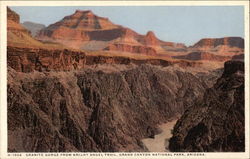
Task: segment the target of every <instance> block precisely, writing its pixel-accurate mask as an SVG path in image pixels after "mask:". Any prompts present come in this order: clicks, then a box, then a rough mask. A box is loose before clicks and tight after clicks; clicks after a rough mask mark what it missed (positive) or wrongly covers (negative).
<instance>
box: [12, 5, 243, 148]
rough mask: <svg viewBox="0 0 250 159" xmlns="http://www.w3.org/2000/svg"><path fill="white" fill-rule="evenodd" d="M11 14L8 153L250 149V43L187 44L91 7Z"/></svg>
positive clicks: (230, 40)
mask: <svg viewBox="0 0 250 159" xmlns="http://www.w3.org/2000/svg"><path fill="white" fill-rule="evenodd" d="M7 17H8V23H7V35H8V38H7V45H8V46H7V63H8V77H7V78H8V83H7V84H8V86H7V88H8V90H7V95H8V99H7V100H8V101H7V103H8V107H7V108H8V110H7V111H8V152H147V151H152V150H151V148H150V147H148V146H147V144H146V142H144V141H146V140H147V142H149V143H150V144H151V139H152V144H151V145H156V147H157V143H156V144H153V140H155V139H156V138H157V139H160V140H164V141H162V143H163V145H162V146H163V150H161V151H172V152H244V151H245V133H244V132H245V127H244V125H245V117H244V116H245V114H244V107H245V105H244V101H245V99H244V39H242V38H240V37H224V38H218V39H212V38H211V39H201V40H200V41H198V42H197V43H196V44H194V45H193V46H189V47H187V46H185V45H184V44H180V43H173V42H165V41H162V40H160V39H158V38H157V37H156V36H155V34H154V33H153V32H152V31H149V32H148V33H147V34H146V35H141V34H138V33H136V32H135V31H133V30H131V29H129V28H126V27H124V26H120V25H116V24H113V23H112V22H111V21H110V20H109V19H108V18H103V17H99V16H97V15H95V14H94V13H92V12H91V11H80V10H77V11H76V12H75V13H74V14H72V15H69V16H65V17H64V18H63V19H62V20H60V21H58V22H56V23H54V24H51V25H49V26H48V27H46V26H44V25H41V24H36V23H33V22H25V23H23V24H20V21H19V15H18V14H17V13H15V12H14V11H12V10H11V9H10V8H7ZM175 120H176V121H177V122H176V124H175V122H173V121H175ZM166 123H167V124H168V123H172V126H171V127H169V126H168V125H167V126H165V128H167V130H165V129H163V127H164V126H160V125H162V124H166ZM169 125H171V124H169ZM166 131H168V133H169V134H170V135H169V134H168V135H166V134H165V136H164V135H162V134H163V133H165V132H166ZM170 131H171V132H170ZM157 135H158V136H157ZM159 135H160V136H161V138H159ZM162 136H163V137H162ZM164 143H165V144H164ZM153 148H154V147H153ZM155 151H158V149H156V150H155Z"/></svg>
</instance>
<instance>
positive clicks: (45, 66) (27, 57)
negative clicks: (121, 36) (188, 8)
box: [7, 46, 201, 72]
mask: <svg viewBox="0 0 250 159" xmlns="http://www.w3.org/2000/svg"><path fill="white" fill-rule="evenodd" d="M7 62H8V66H9V67H11V68H12V69H14V70H16V71H18V72H33V71H40V72H43V71H46V72H48V71H69V70H79V69H84V68H85V66H86V65H98V64H121V65H132V64H134V65H143V64H151V65H158V66H162V67H166V66H173V65H178V66H180V67H183V68H187V67H192V68H195V67H199V66H200V65H201V63H199V62H190V61H182V60H178V61H168V60H163V59H135V58H130V57H122V56H91V55H88V56H87V55H86V54H85V52H83V51H73V50H68V49H44V48H22V47H13V46H8V47H7Z"/></svg>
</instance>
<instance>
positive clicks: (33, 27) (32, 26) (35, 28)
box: [22, 21, 46, 37]
mask: <svg viewBox="0 0 250 159" xmlns="http://www.w3.org/2000/svg"><path fill="white" fill-rule="evenodd" d="M22 25H23V26H24V27H25V28H26V29H27V30H29V31H30V32H31V35H32V36H33V37H34V36H35V35H36V34H37V33H38V32H39V31H40V30H41V29H43V28H45V27H46V26H45V25H43V24H39V23H34V22H29V21H26V22H23V23H22Z"/></svg>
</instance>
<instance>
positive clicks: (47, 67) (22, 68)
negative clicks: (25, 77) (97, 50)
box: [7, 47, 86, 72]
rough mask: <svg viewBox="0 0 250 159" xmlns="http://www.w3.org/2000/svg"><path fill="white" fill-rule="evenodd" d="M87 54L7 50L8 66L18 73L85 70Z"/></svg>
mask: <svg viewBox="0 0 250 159" xmlns="http://www.w3.org/2000/svg"><path fill="white" fill-rule="evenodd" d="M85 61H86V57H85V53H84V52H80V51H71V50H67V49H64V50H58V49H53V50H49V49H39V48H19V47H8V48H7V62H8V66H9V67H11V68H13V69H15V70H16V71H18V72H33V71H35V70H36V71H41V72H42V71H59V70H60V71H68V70H77V69H81V68H84V65H85Z"/></svg>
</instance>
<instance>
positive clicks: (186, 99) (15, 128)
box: [8, 65, 205, 152]
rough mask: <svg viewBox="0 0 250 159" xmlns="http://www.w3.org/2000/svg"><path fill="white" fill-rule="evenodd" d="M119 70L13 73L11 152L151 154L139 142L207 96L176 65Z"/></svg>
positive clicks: (199, 84)
mask: <svg viewBox="0 0 250 159" xmlns="http://www.w3.org/2000/svg"><path fill="white" fill-rule="evenodd" d="M109 67H111V66H109ZM117 67H121V65H119V66H116V71H114V72H106V71H105V69H102V71H100V70H96V69H95V68H92V69H85V70H79V71H69V72H44V73H39V72H33V73H21V72H16V71H15V70H13V69H11V68H9V70H8V151H9V152H65V151H67V152H70V151H74V152H78V151H81V152H85V151H87V152H93V151H105V152H113V151H137V152H138V151H147V150H146V149H144V146H143V144H142V143H141V141H140V140H141V139H142V138H145V137H149V136H152V133H155V132H156V125H157V124H159V123H160V122H164V121H166V120H168V119H169V118H171V117H175V116H176V115H178V114H180V113H182V112H183V111H184V109H185V108H187V107H188V106H190V105H192V104H193V102H194V100H195V98H200V95H202V92H204V90H205V88H204V85H203V83H202V81H200V80H199V78H197V77H195V76H194V75H192V74H190V73H186V72H182V71H180V70H178V69H176V68H174V67H171V66H169V67H165V68H164V67H159V66H152V65H140V66H135V67H132V68H130V67H128V68H127V69H123V70H121V71H119V70H117ZM135 77H136V78H135ZM128 114H129V115H128ZM148 130H151V131H148Z"/></svg>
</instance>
